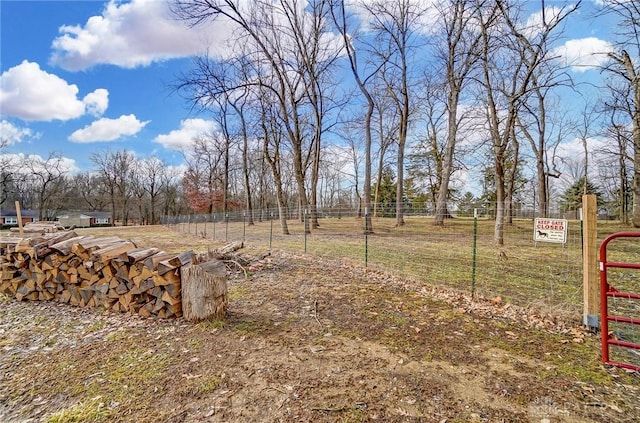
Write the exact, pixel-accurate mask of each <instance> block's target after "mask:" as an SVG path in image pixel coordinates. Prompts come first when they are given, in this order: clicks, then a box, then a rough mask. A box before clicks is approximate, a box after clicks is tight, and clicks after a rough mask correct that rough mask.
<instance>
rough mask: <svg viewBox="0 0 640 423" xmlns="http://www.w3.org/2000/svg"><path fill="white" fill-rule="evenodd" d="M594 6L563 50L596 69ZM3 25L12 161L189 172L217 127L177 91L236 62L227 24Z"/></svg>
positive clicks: (11, 11)
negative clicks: (184, 80)
mask: <svg viewBox="0 0 640 423" xmlns="http://www.w3.org/2000/svg"><path fill="white" fill-rule="evenodd" d="M531 4H535V5H539V2H533V3H531ZM546 4H547V7H553V6H559V5H560V6H561V5H563V4H568V2H564V1H562V2H561V1H557V2H554V1H547V2H546ZM592 5H593V3H592V2H591V1H586V2H585V3H584V4H583V7H582V10H580V12H579V14H577V15H576V16H574V17H573V18H572V19H571V20H570V21H569V23H568V26H567V33H566V40H565V43H564V44H563V45H561V46H559V48H560V49H561V50H559V51H560V52H561V54H564V55H566V56H567V57H568V60H570V61H571V63H578V62H580V63H582V64H585V63H586V64H591V65H595V64H597V63H598V61H599V60H600V59H598V58H597V57H596V56H592V55H590V53H591V52H593V51H596V50H599V51H606V50H607V49H608V48H610V47H611V45H610V44H608V37H609V36H610V28H609V27H608V25H607V24H606V23H605V22H604V21H597V20H593V19H592V18H591V12H592ZM0 17H1V22H0V27H1V45H0V48H1V50H0V51H1V56H0V74H1V77H0V78H1V80H0V82H1V92H0V121H1V123H2V127H1V131H2V137H3V139H7V140H9V146H8V148H7V149H6V151H5V152H4V153H5V154H38V155H40V156H43V157H46V156H47V155H48V154H49V153H51V152H57V153H60V154H61V155H62V156H63V157H65V158H66V159H67V163H68V166H69V168H70V169H73V170H79V169H81V170H84V169H89V168H91V167H92V163H91V162H90V160H89V156H90V154H91V153H93V152H101V151H104V150H107V149H111V150H119V149H127V150H129V151H133V152H135V154H136V155H139V156H141V157H144V156H148V155H151V154H155V155H157V156H158V157H160V158H161V159H163V160H165V161H166V162H167V163H168V164H170V165H180V164H181V163H182V162H183V158H182V155H181V154H180V153H179V151H178V150H179V148H180V147H184V146H185V145H186V144H187V143H188V142H189V141H190V139H191V137H193V136H195V135H198V133H202V132H204V131H206V130H208V129H211V128H212V127H213V126H212V125H213V124H212V122H211V121H210V120H208V117H207V116H205V115H200V116H198V115H195V114H193V113H192V112H190V108H189V104H187V103H186V102H185V101H184V100H183V99H182V98H181V97H180V96H179V95H177V94H175V93H173V92H172V91H171V89H170V84H171V83H173V82H175V81H176V78H177V77H178V75H179V74H180V73H181V72H184V71H186V70H188V69H189V68H190V66H191V62H190V59H189V57H190V56H191V55H193V54H196V53H199V52H202V51H204V50H205V49H207V48H208V49H209V50H210V51H211V52H213V53H214V54H218V55H225V54H228V51H226V52H225V48H226V47H225V46H226V45H227V44H226V43H225V42H224V40H225V39H226V38H228V36H229V34H230V33H231V32H230V30H229V26H228V25H227V24H226V23H225V22H223V21H221V22H216V23H215V24H213V25H210V26H209V27H207V28H199V29H198V30H197V31H194V30H191V29H189V28H187V27H185V26H183V25H182V24H181V23H180V22H177V21H175V20H173V19H171V18H170V16H169V13H168V10H167V5H166V3H165V2H164V1H161V0H132V1H131V2H129V1H119V2H105V1H95V0H90V1H24V0H23V1H4V0H2V1H1V2H0ZM589 69H591V68H589V67H584V66H583V67H582V68H574V70H575V72H574V77H576V78H577V79H592V78H600V77H601V75H600V74H599V72H598V71H596V70H589Z"/></svg>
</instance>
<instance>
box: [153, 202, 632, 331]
mask: <svg viewBox="0 0 640 423" xmlns="http://www.w3.org/2000/svg"><path fill="white" fill-rule="evenodd" d="M284 213H285V214H286V217H287V219H286V225H287V228H288V232H289V233H288V234H287V235H284V234H283V233H282V229H281V226H280V220H279V218H278V216H279V215H278V212H277V210H259V211H254V212H253V214H252V216H251V217H252V219H249V218H248V214H247V212H239V213H227V214H222V213H214V214H199V215H190V216H174V217H165V218H164V220H163V223H164V224H165V225H166V226H168V227H170V228H171V229H172V230H175V231H178V232H182V233H189V234H191V235H196V236H199V237H203V238H206V239H211V240H212V242H213V243H230V242H233V241H244V242H246V243H250V244H255V245H261V246H265V247H268V248H270V249H281V250H285V251H288V252H293V253H306V254H311V255H316V256H321V257H328V258H332V259H337V260H340V261H342V263H345V264H350V265H355V266H362V267H367V268H368V269H371V270H379V271H384V272H390V273H394V274H397V275H400V276H403V277H406V278H411V279H414V280H417V281H419V282H420V283H422V284H425V285H432V286H442V287H447V288H452V289H454V290H459V291H463V292H466V293H470V294H473V295H479V296H483V297H487V298H496V300H498V298H497V297H499V301H501V302H504V303H514V304H517V305H520V306H524V307H530V308H533V309H534V310H536V311H539V312H540V313H545V314H546V313H552V314H564V315H572V316H575V317H576V318H580V316H581V315H582V301H583V288H582V284H583V266H582V260H583V258H582V236H583V233H582V224H581V222H580V220H566V223H567V229H566V237H565V239H564V241H565V242H561V243H558V242H539V241H540V240H538V241H536V240H534V233H535V228H534V218H533V217H531V215H532V214H531V213H526V214H523V216H525V217H523V216H518V217H515V218H514V219H513V222H512V223H510V224H505V226H504V244H503V245H500V246H498V245H497V244H496V242H495V239H494V227H495V220H494V219H493V218H492V217H491V213H490V212H488V211H485V212H483V211H480V213H479V214H478V217H476V218H474V217H466V216H465V217H460V216H458V217H450V218H448V219H446V220H445V223H444V225H442V226H436V225H434V218H433V217H432V216H429V215H427V214H419V213H408V214H406V215H405V218H404V224H403V225H397V222H396V219H395V218H394V217H373V216H372V217H371V222H372V228H371V230H372V233H371V234H366V232H367V231H365V222H366V219H364V218H363V217H362V216H361V215H359V213H358V210H354V209H332V210H331V211H329V212H327V211H320V212H319V213H318V216H319V218H318V223H319V226H318V227H315V228H314V227H312V225H311V224H310V222H309V221H308V220H307V221H305V220H306V219H309V218H310V215H309V214H306V213H300V211H299V210H298V209H291V210H286V211H284ZM556 217H560V216H556ZM305 227H308V228H310V231H305ZM621 228H622V227H621V226H620V225H619V224H618V223H616V222H610V221H608V222H602V224H601V223H600V222H599V228H598V238H599V239H600V240H601V239H602V238H604V236H606V235H608V234H610V233H612V232H615V231H618V230H621ZM634 248H635V247H634ZM636 259H637V260H640V255H638V256H636ZM638 291H640V287H638Z"/></svg>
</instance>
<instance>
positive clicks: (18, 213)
mask: <svg viewBox="0 0 640 423" xmlns="http://www.w3.org/2000/svg"><path fill="white" fill-rule="evenodd" d="M16 216H17V217H18V228H19V229H20V236H24V229H23V227H22V212H21V211H20V201H16Z"/></svg>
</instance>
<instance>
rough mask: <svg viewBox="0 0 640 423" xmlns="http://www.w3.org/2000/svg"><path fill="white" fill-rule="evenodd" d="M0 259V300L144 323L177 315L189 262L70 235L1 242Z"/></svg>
mask: <svg viewBox="0 0 640 423" xmlns="http://www.w3.org/2000/svg"><path fill="white" fill-rule="evenodd" d="M0 254H2V255H0V268H1V269H2V274H1V276H2V277H1V279H0V293H2V294H5V295H9V296H12V297H15V298H16V299H18V300H40V301H42V300H55V301H60V302H63V303H69V304H72V305H76V306H82V307H103V308H105V309H108V310H114V311H121V312H130V313H136V314H139V315H141V316H147V317H148V316H151V315H156V316H158V317H172V316H176V317H179V316H181V315H182V298H181V268H182V267H183V266H190V265H191V262H192V258H193V256H194V253H193V252H192V251H187V252H185V253H182V254H167V253H165V252H163V251H160V250H158V249H157V248H138V247H137V246H136V245H135V244H134V243H133V242H131V241H128V240H122V239H120V238H118V237H101V238H98V237H93V236H78V235H77V234H76V233H75V232H73V231H66V232H57V233H50V234H42V235H39V236H35V237H30V238H22V239H19V238H0ZM225 286H226V285H225ZM225 294H226V292H225ZM225 299H226V295H225Z"/></svg>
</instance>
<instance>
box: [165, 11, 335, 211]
mask: <svg viewBox="0 0 640 423" xmlns="http://www.w3.org/2000/svg"><path fill="white" fill-rule="evenodd" d="M173 4H174V11H175V13H176V14H177V16H179V17H180V18H182V19H184V20H186V21H187V22H189V23H190V24H191V25H199V24H202V23H204V22H207V21H211V20H214V19H217V18H225V19H227V21H228V22H230V23H232V24H233V25H235V27H236V28H237V30H238V32H237V34H238V36H239V39H238V41H239V42H243V43H245V44H247V43H250V44H251V47H252V48H253V50H251V57H250V61H251V63H252V65H253V66H254V67H255V68H256V69H257V71H258V72H259V73H261V74H262V75H263V77H262V78H260V79H257V81H258V83H259V84H261V85H262V86H263V87H264V88H268V89H269V90H271V91H272V93H273V96H272V97H273V98H274V99H275V100H276V104H277V105H278V108H279V113H278V114H279V122H280V124H281V125H282V128H283V131H282V132H283V134H285V136H286V138H285V139H286V140H287V141H288V142H289V143H290V145H291V153H292V157H293V164H294V175H295V179H296V184H297V188H298V198H299V202H300V207H301V209H304V210H306V209H307V208H308V205H309V199H308V198H307V187H306V176H307V173H306V172H307V170H308V168H309V166H310V165H311V166H312V169H313V170H312V172H313V175H312V185H311V190H312V191H313V190H315V189H316V184H317V160H318V158H317V155H318V154H319V151H320V148H319V144H320V134H321V132H320V133H319V132H317V131H322V124H321V123H318V122H319V121H320V120H321V118H322V117H323V112H322V107H323V100H322V98H323V94H322V93H321V91H320V90H321V86H320V84H321V81H322V75H323V73H325V72H327V71H328V69H329V66H327V63H328V62H330V61H331V46H330V43H329V44H327V42H326V37H325V36H324V35H326V31H327V30H326V21H327V11H328V9H327V2H326V1H323V0H317V1H312V2H311V3H310V4H309V5H307V7H301V4H300V3H299V2H298V1H297V0H289V1H284V0H283V1H280V2H278V3H267V2H254V3H250V4H249V5H248V6H247V7H244V6H243V7H241V6H240V5H239V2H236V1H232V0H216V1H212V0H193V1H192V0H188V1H187V0H184V1H183V0H174V3H173ZM333 56H334V57H335V52H334V53H333ZM267 74H268V75H269V77H268V78H265V77H264V75H267ZM309 99H311V102H309V101H308V100H309ZM309 104H311V109H312V110H314V111H315V112H314V113H312V115H313V116H314V123H315V126H311V127H310V126H309V125H308V122H307V118H306V117H307V115H306V111H305V110H306V109H305V108H306V107H307V106H309ZM312 128H313V129H315V131H316V132H315V136H311V137H308V136H307V135H308V131H309V130H312ZM314 163H315V164H314ZM311 198H312V201H313V199H314V198H315V195H314V194H312V195H311Z"/></svg>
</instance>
